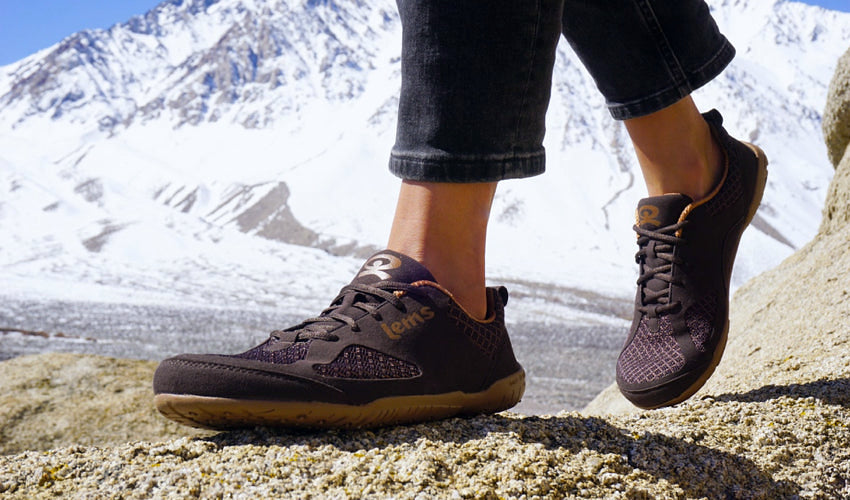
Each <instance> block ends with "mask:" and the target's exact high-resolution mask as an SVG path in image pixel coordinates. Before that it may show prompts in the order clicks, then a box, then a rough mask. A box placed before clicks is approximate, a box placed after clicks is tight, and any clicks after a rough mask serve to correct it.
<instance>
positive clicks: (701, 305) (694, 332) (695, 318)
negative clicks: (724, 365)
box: [685, 295, 717, 352]
mask: <svg viewBox="0 0 850 500" xmlns="http://www.w3.org/2000/svg"><path fill="white" fill-rule="evenodd" d="M716 314H717V297H716V296H715V295H709V296H706V297H704V298H703V299H702V300H700V301H699V302H697V303H696V304H694V305H693V306H691V308H690V309H688V312H687V315H686V316H685V322H686V323H687V324H688V330H689V331H690V332H691V340H693V342H694V346H696V348H697V350H698V351H700V352H705V351H706V349H707V347H708V345H707V344H708V341H709V339H710V338H711V325H712V324H713V321H714V316H715V315H716Z"/></svg>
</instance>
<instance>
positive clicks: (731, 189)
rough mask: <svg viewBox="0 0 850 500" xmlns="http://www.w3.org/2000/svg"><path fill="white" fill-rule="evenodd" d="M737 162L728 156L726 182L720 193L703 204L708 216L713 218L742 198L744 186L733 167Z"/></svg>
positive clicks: (739, 174)
mask: <svg viewBox="0 0 850 500" xmlns="http://www.w3.org/2000/svg"><path fill="white" fill-rule="evenodd" d="M736 161H737V159H736V158H733V157H732V155H731V154H730V157H729V165H730V167H729V173H727V174H726V181H725V182H724V183H723V186H722V187H721V188H720V191H719V192H718V193H717V194H716V195H715V196H714V198H712V199H711V200H709V201H708V203H706V204H705V208H706V210H707V211H708V214H709V215H711V216H715V215H717V214H719V213H720V212H722V211H723V210H726V209H727V208H728V207H729V206H731V205H734V204H735V203H737V202H738V200H740V199H741V197H742V196H744V186H743V184H742V182H741V172H740V171H739V169H737V168H733V165H734V164H735V162H736Z"/></svg>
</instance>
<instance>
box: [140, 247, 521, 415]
mask: <svg viewBox="0 0 850 500" xmlns="http://www.w3.org/2000/svg"><path fill="white" fill-rule="evenodd" d="M487 292H488V301H489V311H490V312H489V316H488V319H487V320H485V321H476V320H474V319H472V318H471V317H470V316H469V315H467V314H466V312H465V311H464V310H463V309H462V308H461V307H460V306H459V305H458V304H457V303H456V302H455V301H454V300H453V299H452V298H451V296H450V295H449V294H448V293H447V292H446V291H445V290H444V289H443V288H442V287H440V285H438V284H437V283H435V282H434V278H433V277H432V275H431V273H430V272H428V270H426V269H425V268H424V267H423V266H422V265H421V264H419V263H418V262H416V261H415V260H413V259H410V258H408V257H406V256H404V255H401V254H398V253H395V252H391V251H383V252H380V253H378V254H376V255H374V256H373V257H371V258H370V259H369V260H368V261H367V262H366V264H365V265H364V266H363V267H362V268H361V269H360V271H359V273H358V274H357V276H356V277H355V279H354V281H353V282H352V283H351V284H350V285H348V286H346V287H345V288H343V289H342V291H341V292H340V294H339V295H338V296H337V297H336V299H334V301H333V302H332V303H331V306H330V307H329V308H328V309H326V310H325V311H323V312H322V313H321V315H320V316H318V317H317V318H313V319H308V320H306V321H304V322H303V323H301V324H299V325H296V326H294V327H291V328H288V329H286V330H283V331H275V332H272V334H271V337H270V338H269V339H268V340H266V341H265V342H263V343H262V344H261V345H259V346H257V347H255V348H253V349H251V350H249V351H247V352H244V353H242V354H237V355H223V354H183V355H180V356H176V357H173V358H169V359H166V360H165V361H163V362H162V363H161V364H160V366H159V367H158V368H157V370H156V374H155V375H154V382H153V385H154V392H155V394H156V396H155V402H156V407H157V408H158V409H159V411H160V412H161V413H162V414H163V415H165V416H166V417H168V418H170V419H172V420H175V421H177V422H180V423H183V424H186V425H190V426H195V427H208V428H214V429H223V428H234V427H250V426H255V425H270V426H302V427H371V426H380V425H389V424H396V423H406V422H418V421H423V420H431V419H437V418H444V417H449V416H453V415H458V414H474V413H493V412H498V411H501V410H506V409H508V408H510V407H512V406H514V405H515V404H516V403H517V402H519V400H520V398H521V397H522V394H523V391H524V388H525V374H524V372H523V370H522V368H521V367H520V365H519V363H517V361H516V358H515V357H514V353H513V349H512V348H511V343H510V340H509V339H508V333H507V330H506V329H505V322H504V305H505V303H506V302H507V298H508V295H507V291H506V290H505V289H504V288H498V289H496V288H490V289H488V290H487Z"/></svg>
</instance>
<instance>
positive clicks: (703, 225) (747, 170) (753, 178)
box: [617, 111, 767, 409]
mask: <svg viewBox="0 0 850 500" xmlns="http://www.w3.org/2000/svg"><path fill="white" fill-rule="evenodd" d="M705 119H706V121H707V122H708V123H709V124H710V125H711V127H712V131H713V133H714V137H715V139H716V140H717V141H718V143H720V144H721V146H722V147H723V149H724V151H725V154H726V161H725V166H724V174H723V178H722V179H721V181H720V183H719V184H718V186H717V187H716V188H715V189H714V190H713V191H712V192H711V193H709V195H708V196H706V197H705V198H703V199H701V200H698V201H694V200H692V199H691V198H690V197H688V196H686V195H683V194H667V195H662V196H653V197H650V198H645V199H643V200H641V201H640V202H639V203H638V210H637V218H638V223H637V224H636V225H635V227H634V229H635V231H636V232H637V233H638V246H639V251H638V253H637V255H636V260H637V262H638V264H639V265H640V277H639V278H638V289H637V296H636V298H635V314H634V320H633V322H632V327H631V331H630V333H629V337H628V339H627V340H626V343H625V346H624V347H623V350H622V352H621V353H620V356H619V359H618V360H617V384H618V385H619V387H620V391H621V392H622V393H623V395H624V396H625V397H626V398H627V399H629V401H631V402H632V403H634V404H635V405H636V406H639V407H641V408H647V409H649V408H658V407H662V406H669V405H674V404H676V403H679V402H682V401H684V400H685V399H687V398H689V397H691V396H692V395H693V394H694V393H696V392H697V391H698V390H699V388H700V387H702V386H703V384H705V382H706V381H707V380H708V378H709V377H710V376H711V374H712V373H713V372H714V369H715V367H716V366H717V364H718V363H719V362H720V358H721V356H722V355H723V350H724V348H725V345H726V337H727V333H728V329H729V316H728V311H729V280H730V277H731V274H732V264H733V262H734V260H735V253H736V252H737V249H738V242H739V240H740V238H741V234H742V233H743V231H744V228H746V226H747V225H748V224H749V223H750V221H751V220H752V218H753V216H754V215H755V213H756V209H757V208H758V206H759V203H760V202H761V197H762V194H763V193H764V186H765V182H766V181H767V157H766V156H765V155H764V152H762V151H761V150H760V149H759V148H757V147H756V146H753V145H750V144H745V143H742V142H739V141H737V140H735V139H733V138H731V137H730V136H729V135H728V134H727V133H726V131H725V130H724V129H723V127H722V118H721V116H720V114H719V113H717V111H712V112H709V113H706V114H705Z"/></svg>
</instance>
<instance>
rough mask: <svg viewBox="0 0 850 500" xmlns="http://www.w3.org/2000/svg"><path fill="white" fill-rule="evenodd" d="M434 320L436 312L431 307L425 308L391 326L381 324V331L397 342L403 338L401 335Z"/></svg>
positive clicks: (394, 322)
mask: <svg viewBox="0 0 850 500" xmlns="http://www.w3.org/2000/svg"><path fill="white" fill-rule="evenodd" d="M433 318H434V311H432V310H431V308H430V307H428V306H425V307H423V308H422V309H420V310H419V312H415V313H413V314H410V315H408V316H406V317H405V318H402V320H401V321H393V322H392V323H390V324H389V325H387V324H386V323H381V329H383V330H384V333H386V334H387V337H389V338H391V339H394V340H397V339H400V338H401V334H402V333H404V332H406V331H407V330H410V329H411V328H413V327H415V326H417V325H424V324H425V323H426V322H428V320H430V319H433Z"/></svg>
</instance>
